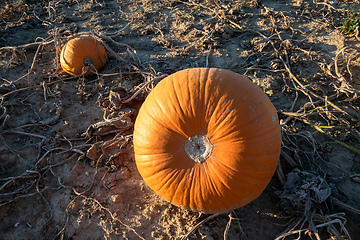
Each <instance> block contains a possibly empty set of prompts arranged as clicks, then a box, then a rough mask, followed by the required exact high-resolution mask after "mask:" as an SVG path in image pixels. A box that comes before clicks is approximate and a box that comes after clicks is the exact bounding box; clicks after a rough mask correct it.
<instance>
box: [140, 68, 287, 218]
mask: <svg viewBox="0 0 360 240" xmlns="http://www.w3.org/2000/svg"><path fill="white" fill-rule="evenodd" d="M134 128H135V129H134V151H135V161H136V165H137V168H138V170H139V172H140V174H141V176H142V177H143V179H144V181H145V182H146V184H147V185H148V186H149V187H150V188H151V189H153V190H154V191H155V192H156V193H157V194H158V195H160V196H161V197H162V198H164V199H165V200H168V201H170V202H172V203H173V204H175V205H178V206H182V207H185V208H191V209H195V210H200V211H203V212H206V213H219V212H226V211H229V210H232V209H235V208H239V207H242V206H244V205H246V204H248V203H249V202H251V201H252V200H254V199H256V198H257V197H258V196H259V195H260V194H261V193H262V192H263V190H264V189H265V187H266V186H267V185H268V183H269V181H270V179H271V177H272V176H273V174H274V172H275V169H276V166H277V163H278V159H279V155H280V148H281V132H280V126H279V122H278V117H277V113H276V109H275V108H274V106H273V104H272V103H271V102H270V100H269V98H268V97H267V96H266V94H264V92H263V91H262V90H261V89H260V88H259V87H258V86H256V85H255V84H254V83H252V82H251V81H250V80H249V79H247V78H246V77H244V76H242V75H240V74H237V73H234V72H231V71H228V70H224V69H216V68H193V69H186V70H182V71H179V72H176V73H174V74H172V75H170V76H168V77H167V78H165V79H163V80H162V81H161V82H160V83H159V84H158V85H157V86H156V87H155V88H154V89H153V90H152V91H151V92H150V94H149V95H148V97H147V98H146V100H145V102H144V103H143V105H142V106H141V108H140V110H139V114H138V116H137V119H136V121H135V127H134Z"/></svg>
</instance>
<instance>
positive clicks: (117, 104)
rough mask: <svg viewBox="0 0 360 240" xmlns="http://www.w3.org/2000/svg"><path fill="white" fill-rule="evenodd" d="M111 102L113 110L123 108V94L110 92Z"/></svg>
mask: <svg viewBox="0 0 360 240" xmlns="http://www.w3.org/2000/svg"><path fill="white" fill-rule="evenodd" d="M109 101H110V105H111V108H114V109H120V108H121V103H122V98H121V94H120V93H119V92H114V91H112V90H110V93H109Z"/></svg>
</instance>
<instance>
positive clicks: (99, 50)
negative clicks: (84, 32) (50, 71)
mask: <svg viewBox="0 0 360 240" xmlns="http://www.w3.org/2000/svg"><path fill="white" fill-rule="evenodd" d="M106 60H107V53H106V50H105V48H104V46H103V45H102V44H101V43H100V42H99V41H98V40H96V39H95V38H93V37H90V36H81V37H76V38H73V39H71V40H69V41H68V42H66V43H65V45H64V47H63V48H62V50H61V53H60V65H61V67H62V69H63V70H64V71H65V72H66V73H68V74H70V75H74V76H80V75H84V76H89V75H91V74H93V73H96V72H98V71H99V70H100V68H101V67H103V66H104V64H105V62H106Z"/></svg>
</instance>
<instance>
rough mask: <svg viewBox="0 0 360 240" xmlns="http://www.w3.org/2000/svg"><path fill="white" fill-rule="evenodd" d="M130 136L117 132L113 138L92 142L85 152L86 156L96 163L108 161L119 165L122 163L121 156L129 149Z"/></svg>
mask: <svg viewBox="0 0 360 240" xmlns="http://www.w3.org/2000/svg"><path fill="white" fill-rule="evenodd" d="M129 142H130V138H129V137H124V136H122V135H121V133H118V134H117V135H116V136H115V137H114V138H113V139H111V140H108V141H100V142H97V143H94V144H93V145H92V146H91V147H90V148H89V150H88V151H87V153H86V157H88V158H89V159H91V160H93V161H94V162H96V163H102V164H107V163H109V162H111V163H113V164H115V165H117V166H120V165H122V163H123V158H122V156H123V155H124V154H126V152H127V151H128V150H129V149H131V146H130V147H129Z"/></svg>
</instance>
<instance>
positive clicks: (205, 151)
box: [185, 135, 214, 163]
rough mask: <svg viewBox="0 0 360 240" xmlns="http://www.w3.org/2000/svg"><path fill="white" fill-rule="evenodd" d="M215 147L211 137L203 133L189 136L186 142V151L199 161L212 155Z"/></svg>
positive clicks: (192, 158) (190, 156) (195, 160)
mask: <svg viewBox="0 0 360 240" xmlns="http://www.w3.org/2000/svg"><path fill="white" fill-rule="evenodd" d="M213 147H214V146H213V145H212V144H211V142H210V140H209V138H208V137H206V136H203V135H195V136H193V137H189V139H188V140H186V142H185V152H186V153H187V155H188V156H189V158H191V160H193V161H194V162H197V163H202V162H204V161H205V160H206V159H207V158H208V157H210V155H211V153H212V149H213Z"/></svg>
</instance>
